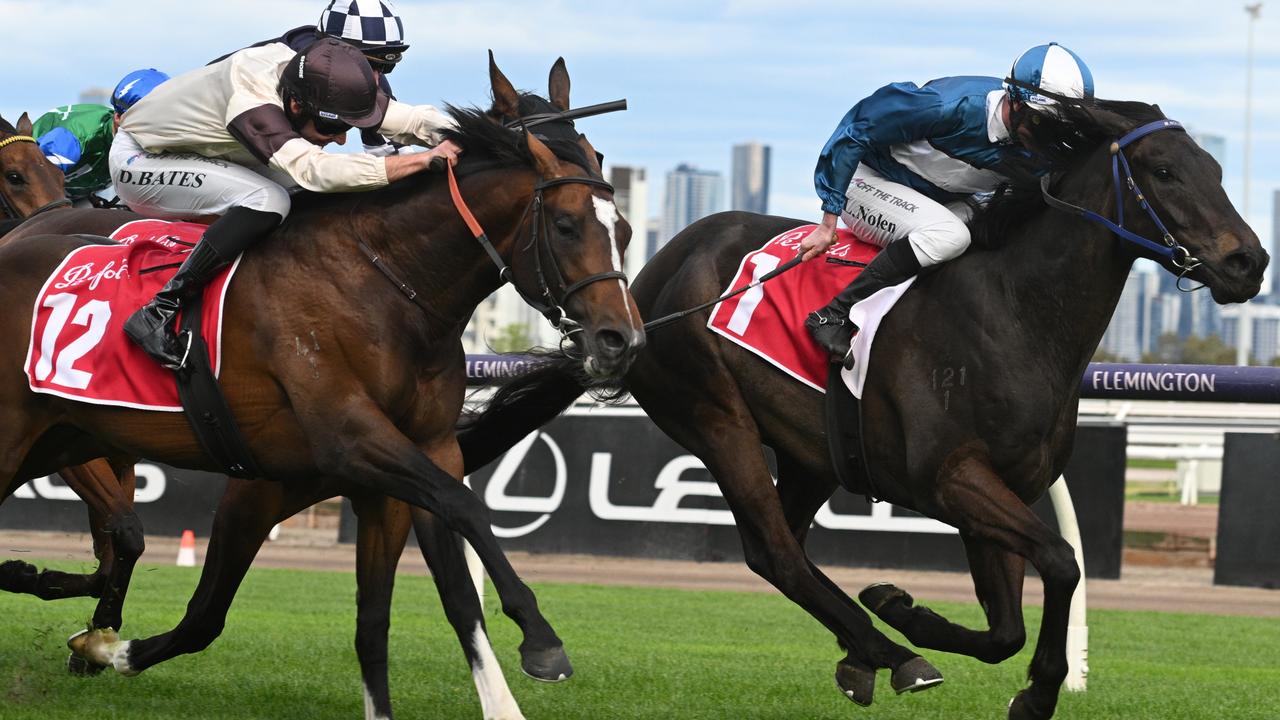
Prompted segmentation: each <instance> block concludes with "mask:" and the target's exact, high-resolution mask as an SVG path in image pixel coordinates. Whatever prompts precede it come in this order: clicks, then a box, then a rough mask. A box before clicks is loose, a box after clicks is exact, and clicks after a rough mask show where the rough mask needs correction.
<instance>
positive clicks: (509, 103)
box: [489, 50, 520, 119]
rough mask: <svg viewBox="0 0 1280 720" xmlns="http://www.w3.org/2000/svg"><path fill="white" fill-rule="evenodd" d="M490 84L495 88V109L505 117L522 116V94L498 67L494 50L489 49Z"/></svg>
mask: <svg viewBox="0 0 1280 720" xmlns="http://www.w3.org/2000/svg"><path fill="white" fill-rule="evenodd" d="M489 85H490V86H491V87H492V88H493V109H494V110H497V111H498V112H499V113H500V114H501V115H502V117H504V118H508V119H514V118H518V117H520V95H519V94H518V93H516V88H515V86H514V85H512V84H511V81H510V80H508V79H507V76H506V75H503V74H502V71H501V70H499V69H498V63H496V62H494V59H493V51H492V50H490V51H489Z"/></svg>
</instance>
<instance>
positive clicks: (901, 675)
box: [889, 656, 942, 695]
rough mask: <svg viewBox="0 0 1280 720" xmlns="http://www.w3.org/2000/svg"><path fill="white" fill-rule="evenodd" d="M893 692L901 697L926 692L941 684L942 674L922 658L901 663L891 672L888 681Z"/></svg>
mask: <svg viewBox="0 0 1280 720" xmlns="http://www.w3.org/2000/svg"><path fill="white" fill-rule="evenodd" d="M889 684H890V685H891V686H892V687H893V691H894V692H896V693H898V694H899V695H901V694H902V693H907V692H920V691H921V690H928V689H929V688H931V687H933V686H934V685H941V684H942V673H940V672H938V669H937V668H935V667H934V666H932V665H930V664H929V661H928V660H925V659H924V658H922V657H919V656H917V657H913V658H911V659H910V660H908V661H906V662H904V663H902V664H901V665H899V666H898V667H897V668H895V669H894V671H893V676H892V677H891V678H890V680H889Z"/></svg>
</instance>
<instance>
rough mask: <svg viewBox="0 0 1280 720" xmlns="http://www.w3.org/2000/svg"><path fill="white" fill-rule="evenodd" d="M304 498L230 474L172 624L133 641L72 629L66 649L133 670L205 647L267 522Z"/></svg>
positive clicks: (219, 630)
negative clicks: (289, 497)
mask: <svg viewBox="0 0 1280 720" xmlns="http://www.w3.org/2000/svg"><path fill="white" fill-rule="evenodd" d="M307 499H308V500H310V499H311V498H307ZM317 499H318V498H317ZM299 503H302V504H299ZM309 504H311V503H310V502H306V500H299V501H297V502H286V497H285V488H284V486H283V485H282V484H280V483H269V482H263V481H244V480H234V479H232V480H230V481H229V482H228V485H227V492H226V493H225V494H224V495H223V496H222V502H221V503H220V504H219V505H218V511H217V514H216V515H215V516H214V521H213V531H212V534H211V535H210V537H209V548H208V552H207V554H206V556H205V561H204V567H203V568H202V570H201V572H200V583H199V584H198V585H197V586H196V590H195V593H194V594H193V595H192V597H191V600H190V601H189V602H188V603H187V612H186V614H185V615H183V617H182V620H181V621H180V622H179V623H178V625H177V627H175V628H174V629H173V630H170V631H169V632H166V633H162V634H160V635H156V636H154V637H150V638H146V639H143V640H133V641H124V640H118V639H117V638H116V637H115V633H110V632H108V633H102V632H96V631H95V632H90V633H87V634H84V633H82V634H77V635H75V636H73V637H72V639H71V640H69V641H68V645H69V646H70V647H71V650H72V652H74V653H76V654H77V655H80V656H82V657H84V658H85V659H87V660H88V661H89V662H91V663H94V664H97V665H103V666H112V667H114V668H115V669H116V670H117V671H119V672H121V673H123V674H126V675H136V674H138V673H140V672H142V671H143V670H146V669H147V668H149V667H151V666H152V665H155V664H157V663H161V662H164V661H165V660H169V659H170V658H173V657H176V656H178V655H183V654H186V653H194V652H199V651H201V650H203V649H205V648H206V647H208V646H209V644H210V643H212V642H213V641H214V639H216V638H217V637H218V636H219V635H221V634H222V628H223V626H224V625H225V624H226V619H227V611H228V610H229V609H230V607H231V601H232V600H233V599H234V598H235V594H236V590H237V589H239V587H240V582H241V581H242V580H243V579H244V575H245V573H246V572H248V570H249V565H250V564H251V563H252V562H253V558H254V557H255V556H256V555H257V554H258V549H259V548H261V547H262V543H263V542H265V541H266V539H267V534H268V533H269V532H271V528H272V527H273V526H274V525H275V523H277V522H278V521H279V520H281V519H282V518H284V517H287V513H286V510H297V509H300V508H302V507H306V506H307V505H309Z"/></svg>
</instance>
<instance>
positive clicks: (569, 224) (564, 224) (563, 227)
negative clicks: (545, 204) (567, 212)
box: [556, 217, 574, 235]
mask: <svg viewBox="0 0 1280 720" xmlns="http://www.w3.org/2000/svg"><path fill="white" fill-rule="evenodd" d="M573 229H574V228H573V220H570V219H569V218H567V217H562V218H558V219H557V220H556V231H557V232H559V233H560V234H561V235H573Z"/></svg>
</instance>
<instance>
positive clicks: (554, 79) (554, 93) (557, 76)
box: [548, 58, 569, 110]
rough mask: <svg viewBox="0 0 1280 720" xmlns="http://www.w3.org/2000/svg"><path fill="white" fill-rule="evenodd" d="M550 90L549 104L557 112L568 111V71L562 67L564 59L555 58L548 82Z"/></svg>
mask: <svg viewBox="0 0 1280 720" xmlns="http://www.w3.org/2000/svg"><path fill="white" fill-rule="evenodd" d="M548 85H549V86H550V90H551V104H552V105H555V106H556V108H557V109H559V110H568V109H569V70H568V68H566V67H565V66H564V58H556V64H555V65H552V66H551V79H550V80H549V81H548Z"/></svg>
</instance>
